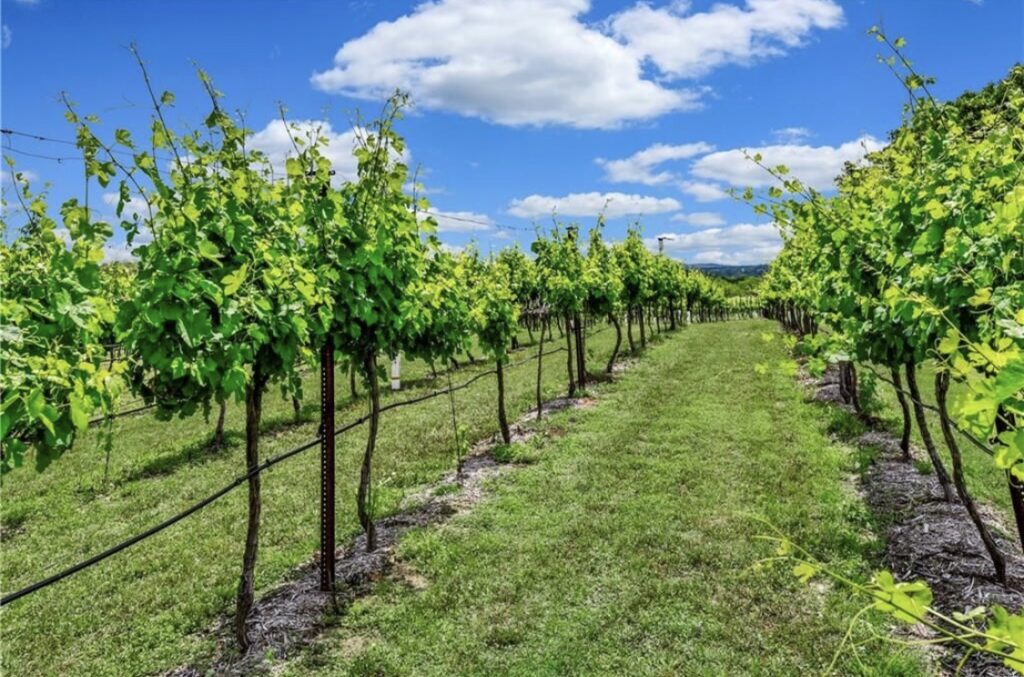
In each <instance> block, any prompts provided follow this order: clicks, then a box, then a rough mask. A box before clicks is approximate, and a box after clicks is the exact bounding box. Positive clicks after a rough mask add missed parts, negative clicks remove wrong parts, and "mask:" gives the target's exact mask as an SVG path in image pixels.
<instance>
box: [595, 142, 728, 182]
mask: <svg viewBox="0 0 1024 677" xmlns="http://www.w3.org/2000/svg"><path fill="white" fill-rule="evenodd" d="M714 149H715V147H714V146H712V145H711V144H709V143H704V142H703V141H698V142H696V143H684V144H681V145H676V146H670V145H667V144H664V143H656V144H654V145H653V146H649V147H647V148H645V149H643V150H641V151H638V152H636V153H633V154H632V155H630V156H629V157H627V158H623V159H622V160H605V159H604V158H598V159H597V160H596V162H597V164H599V165H601V166H602V167H604V173H605V178H606V179H607V180H609V181H613V182H615V183H642V184H645V185H648V186H655V185H658V184H664V183H669V182H671V181H674V180H676V178H677V177H676V174H674V173H673V172H670V171H661V172H658V173H654V169H655V168H656V167H657V166H658V165H660V164H662V163H665V162H670V161H673V160H685V159H687V158H691V157H695V156H697V155H703V154H704V153H710V152H711V151H713V150H714Z"/></svg>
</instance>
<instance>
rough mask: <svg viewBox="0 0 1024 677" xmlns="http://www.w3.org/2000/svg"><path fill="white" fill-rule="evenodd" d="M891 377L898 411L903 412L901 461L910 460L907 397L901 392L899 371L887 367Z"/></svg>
mask: <svg viewBox="0 0 1024 677" xmlns="http://www.w3.org/2000/svg"><path fill="white" fill-rule="evenodd" d="M889 373H890V374H891V375H892V382H893V388H894V389H895V390H896V399H897V400H899V403H900V411H901V412H903V432H902V433H900V451H902V452H903V459H904V460H905V461H909V460H910V426H911V423H910V405H909V404H908V403H907V395H906V393H904V392H903V379H902V378H901V377H900V370H899V369H898V368H896V367H889Z"/></svg>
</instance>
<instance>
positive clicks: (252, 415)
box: [235, 362, 266, 653]
mask: <svg viewBox="0 0 1024 677" xmlns="http://www.w3.org/2000/svg"><path fill="white" fill-rule="evenodd" d="M265 385H266V379H265V378H264V376H263V370H262V369H261V368H260V364H259V362H257V363H256V364H255V365H254V366H253V373H252V380H251V381H250V383H249V385H248V386H247V387H246V391H245V465H246V472H247V473H248V475H249V477H248V483H249V519H248V523H247V525H246V531H245V552H244V553H243V555H242V575H241V577H240V579H239V581H238V599H237V602H236V605H235V639H236V640H237V641H238V646H239V648H240V649H241V651H242V652H243V653H244V652H245V651H247V650H248V649H249V633H248V631H247V622H248V619H249V612H250V611H251V610H252V603H253V589H254V588H253V578H254V576H255V572H256V554H257V551H258V549H259V535H260V533H259V532H260V511H261V508H262V504H261V501H260V476H259V473H258V472H256V470H257V467H258V466H259V463H260V454H259V444H260V418H261V417H262V415H263V388H264V386H265Z"/></svg>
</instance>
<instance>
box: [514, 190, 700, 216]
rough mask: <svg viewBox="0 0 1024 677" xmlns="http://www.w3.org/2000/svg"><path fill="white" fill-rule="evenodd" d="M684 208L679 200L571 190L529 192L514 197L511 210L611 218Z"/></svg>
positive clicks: (549, 214)
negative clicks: (552, 193)
mask: <svg viewBox="0 0 1024 677" xmlns="http://www.w3.org/2000/svg"><path fill="white" fill-rule="evenodd" d="M679 209H682V205H681V204H679V202H678V201H677V200H674V199H672V198H670V197H666V198H657V197H651V196H647V195H627V194H625V193H596V192H595V193H570V194H569V195H565V196H563V197H552V196H549V195H529V196H527V197H524V198H521V199H518V200H512V202H511V203H510V204H509V208H508V213H509V214H512V215H513V216H519V217H522V218H524V219H530V218H536V217H541V216H551V214H553V213H557V214H559V215H560V216H597V215H598V214H602V213H603V214H604V215H605V216H606V217H608V218H609V219H614V218H618V217H621V216H630V215H638V214H661V213H664V212H674V211H678V210H679Z"/></svg>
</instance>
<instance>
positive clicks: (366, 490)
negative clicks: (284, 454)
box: [356, 352, 380, 552]
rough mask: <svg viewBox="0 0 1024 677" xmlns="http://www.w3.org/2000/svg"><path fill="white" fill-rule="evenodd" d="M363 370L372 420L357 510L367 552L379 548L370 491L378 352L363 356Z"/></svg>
mask: <svg viewBox="0 0 1024 677" xmlns="http://www.w3.org/2000/svg"><path fill="white" fill-rule="evenodd" d="M363 371H364V372H365V373H366V382H367V383H368V384H369V387H370V420H369V426H370V427H369V429H368V430H367V433H366V451H365V452H364V453H363V465H362V467H361V468H360V470H359V491H357V492H356V511H357V512H358V514H359V524H360V525H361V526H362V527H363V532H364V533H365V534H366V552H373V551H374V550H376V549H377V530H376V527H375V526H374V524H373V515H371V514H370V507H369V505H368V503H369V502H370V491H371V489H372V487H371V482H372V470H373V450H374V448H375V447H376V446H377V427H378V425H379V423H380V384H379V383H378V382H377V353H375V352H370V353H367V354H366V356H365V357H364V358H363Z"/></svg>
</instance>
